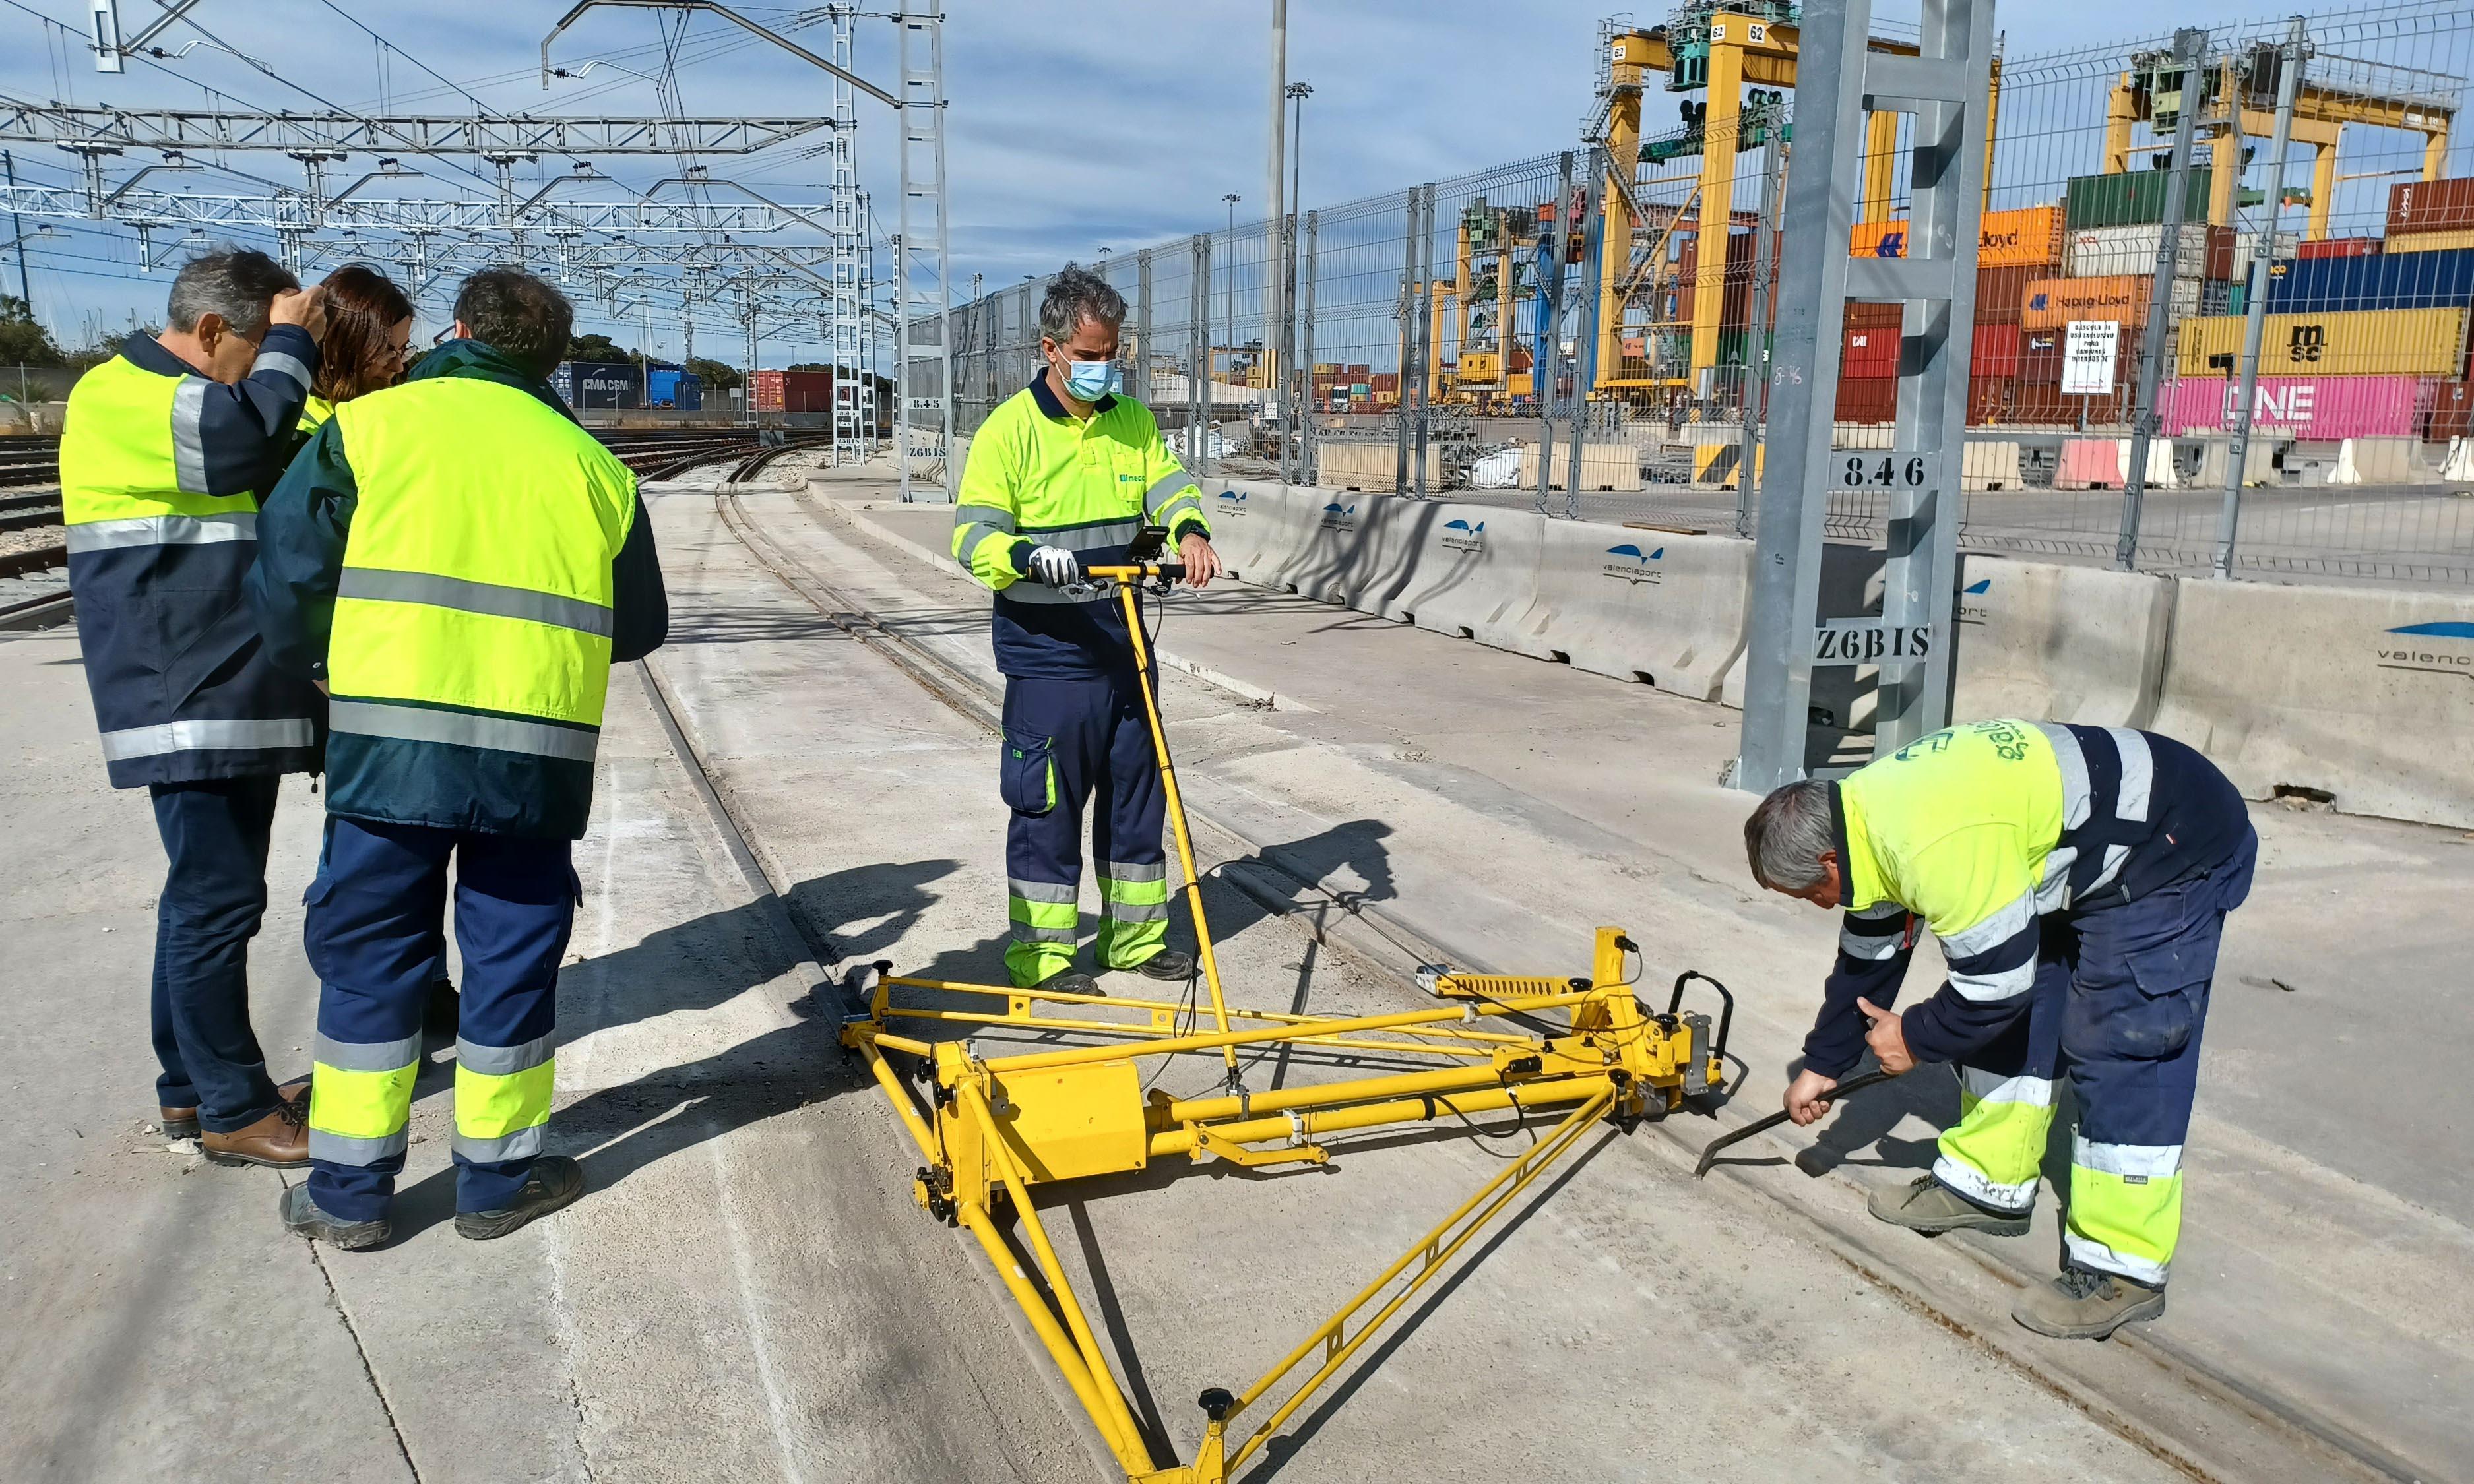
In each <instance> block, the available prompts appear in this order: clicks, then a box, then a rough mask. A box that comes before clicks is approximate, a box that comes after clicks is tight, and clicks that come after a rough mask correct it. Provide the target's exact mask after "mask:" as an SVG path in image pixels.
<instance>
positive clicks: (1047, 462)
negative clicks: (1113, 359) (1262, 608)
mask: <svg viewBox="0 0 2474 1484" xmlns="http://www.w3.org/2000/svg"><path fill="white" fill-rule="evenodd" d="M1147 524H1148V525H1159V526H1166V527H1167V528H1168V529H1169V531H1170V533H1171V540H1172V543H1174V542H1175V541H1176V540H1178V539H1183V537H1184V536H1185V535H1186V534H1187V533H1188V532H1198V533H1200V534H1201V535H1203V536H1206V537H1207V536H1209V535H1210V534H1211V524H1210V522H1209V521H1208V520H1207V519H1205V518H1204V516H1203V514H1202V491H1201V488H1200V487H1198V486H1197V485H1196V484H1195V482H1194V476H1192V475H1191V474H1188V473H1187V472H1186V471H1185V467H1184V466H1183V465H1182V464H1180V463H1178V462H1177V459H1176V455H1175V454H1172V453H1170V452H1169V449H1168V444H1167V443H1165V442H1164V441H1162V439H1161V438H1160V431H1159V424H1158V422H1156V421H1155V420H1153V419H1152V414H1151V410H1150V409H1149V408H1147V407H1145V406H1143V404H1142V403H1140V402H1137V401H1135V400H1134V399H1133V398H1131V397H1128V396H1106V397H1102V398H1101V399H1100V400H1099V401H1098V402H1096V403H1094V404H1093V405H1092V414H1091V416H1090V418H1089V419H1080V418H1077V417H1075V416H1074V415H1073V414H1072V413H1070V412H1068V411H1067V410H1066V408H1065V406H1064V404H1063V403H1061V402H1059V401H1058V400H1057V399H1056V397H1055V395H1054V394H1052V393H1051V392H1050V391H1049V390H1048V384H1047V377H1046V374H1045V372H1043V373H1042V374H1041V375H1039V376H1038V377H1036V378H1034V379H1033V380H1032V382H1031V385H1030V386H1028V387H1026V388H1024V389H1023V390H1022V391H1020V392H1018V393H1016V394H1014V395H1012V396H1010V397H1008V398H1007V399H1006V400H1005V401H1004V402H1002V403H1000V404H999V405H998V406H997V408H996V410H995V411H994V412H992V413H990V414H989V415H988V418H987V420H986V421H985V422H983V423H982V424H981V425H980V430H979V432H978V433H976V434H974V435H973V436H972V439H971V452H970V457H969V459H968V461H967V462H966V463H965V464H964V466H963V469H962V481H961V487H960V491H959V492H958V495H957V497H956V502H955V509H954V541H953V552H954V560H955V561H957V562H960V563H961V564H962V565H963V566H964V567H965V568H967V569H968V570H969V571H970V573H971V575H972V576H974V577H976V578H978V579H979V580H980V581H981V582H982V583H984V584H986V585H987V586H989V587H990V588H991V589H993V590H994V591H995V592H996V595H997V597H996V603H995V605H994V612H993V613H992V615H991V618H990V632H991V636H992V638H993V641H994V643H995V647H996V658H997V668H998V669H999V670H1001V671H1003V672H1004V673H1005V674H1007V675H1018V676H1026V677H1033V678H1047V679H1061V680H1079V679H1088V678H1091V677H1095V676H1100V675H1104V674H1107V673H1109V672H1110V671H1112V670H1128V669H1130V668H1131V667H1132V652H1131V649H1130V647H1129V641H1128V636H1127V634H1126V632H1125V620H1124V616H1123V613H1122V611H1121V610H1119V608H1118V606H1117V600H1116V599H1115V597H1114V596H1110V597H1107V598H1105V599H1104V600H1098V599H1090V598H1085V599H1081V600H1076V599H1073V598H1069V597H1068V596H1066V595H1065V594H1064V593H1061V592H1059V591H1057V590H1056V589H1055V588H1052V587H1046V586H1041V585H1040V584H1038V583H1033V582H1024V581H1022V578H1023V575H1024V573H1025V571H1026V570H1027V567H1026V565H1025V563H1026V562H1027V560H1028V558H1029V556H1030V552H1031V548H1032V547H1033V546H1061V547H1063V548H1065V549H1066V550H1068V551H1071V552H1074V553H1075V554H1076V555H1078V556H1079V557H1080V558H1081V559H1082V560H1083V562H1086V563H1106V562H1111V561H1117V560H1122V559H1123V557H1124V556H1125V552H1126V547H1127V546H1128V543H1130V542H1131V541H1132V540H1133V539H1134V536H1135V534H1136V533H1137V532H1139V531H1140V530H1141V529H1142V527H1143V526H1145V525H1147Z"/></svg>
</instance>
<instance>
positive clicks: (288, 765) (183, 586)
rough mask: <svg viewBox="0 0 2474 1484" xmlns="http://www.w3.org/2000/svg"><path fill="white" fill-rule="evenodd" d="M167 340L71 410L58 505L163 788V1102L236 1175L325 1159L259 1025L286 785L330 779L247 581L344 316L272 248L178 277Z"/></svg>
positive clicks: (114, 712) (133, 340) (82, 616)
mask: <svg viewBox="0 0 2474 1484" xmlns="http://www.w3.org/2000/svg"><path fill="white" fill-rule="evenodd" d="M169 310H170V312H169V314H168V315H167V316H166V318H167V319H168V320H169V321H170V322H171V328H170V329H168V330H166V331H164V332H163V333H162V334H161V335H159V336H150V335H146V334H142V333H136V334H132V335H130V336H129V338H128V339H126V340H124V341H123V342H121V346H120V353H119V354H118V355H115V356H113V357H112V358H111V359H110V360H109V361H106V362H105V363H103V364H102V365H101V366H98V367H96V368H95V369H94V370H92V371H88V372H86V373H85V376H83V377H81V378H80V379H79V381H78V384H77V386H76V388H75V389H74V390H72V391H71V392H70V393H69V406H68V424H67V427H66V428H65V429H64V431H63V432H62V433H61V517H62V519H63V520H64V521H65V523H66V524H67V527H68V548H69V586H70V589H71V590H72V591H74V592H75V593H76V594H77V617H78V640H79V643H80V644H81V645H82V646H83V648H84V651H85V679H86V685H87V687H88V689H89V690H90V691H91V692H92V693H93V696H94V714H95V720H96V722H97V723H98V724H99V725H100V727H101V729H102V731H103V759H104V766H105V767H106V768H107V769H109V773H110V778H111V786H112V787H114V788H144V789H146V790H147V791H148V792H149V793H150V794H151V795H152V796H153V801H154V804H155V825H156V828H157V829H158V832H160V834H161V835H162V837H163V853H164V854H165V856H166V857H168V860H169V867H170V869H169V871H168V873H167V874H166V875H165V877H164V881H163V892H162V895H161V897H159V898H157V901H156V907H155V986H154V1021H155V1056H156V1060H157V1061H158V1062H159V1063H160V1064H161V1067H162V1074H161V1076H160V1077H159V1078H158V1080H157V1082H156V1102H157V1104H158V1107H159V1109H160V1112H161V1115H162V1120H163V1132H164V1133H166V1134H168V1135H170V1136H172V1137H176V1138H177V1137H191V1136H194V1137H198V1139H199V1142H200V1143H201V1144H202V1145H203V1146H204V1148H205V1150H206V1158H208V1159H210V1160H212V1161H215V1162H217V1163H219V1164H264V1165H272V1166H274V1167H276V1168H278V1169H290V1168H294V1167H297V1166H299V1165H301V1164H303V1163H305V1162H307V1161H308V1158H309V1149H308V1136H307V1134H306V1133H305V1132H304V1131H303V1122H302V1120H303V1111H302V1108H301V1106H300V1099H301V1092H302V1084H300V1083H291V1084H287V1085H285V1086H283V1087H280V1088H279V1087H278V1086H277V1085H276V1083H275V1082H274V1080H273V1079H272V1078H271V1077H270V1076H268V1074H267V1070H266V1054H265V1052H264V1051H262V1050H261V1049H260V1048H259V1046H258V1042H257V1034H256V1032H255V1030H254V1029H253V1028H252V1026H251V1024H250V1013H249V941H250V940H251V939H252V938H255V936H257V926H258V922H259V921H260V920H261V919H262V918H263V917H264V916H265V914H266V854H267V846H268V841H269V839H270V838H271V836H272V833H273V831H274V827H275V802H276V793H277V789H278V787H279V785H280V784H281V782H282V781H283V775H285V774H287V773H314V772H316V771H317V767H318V717H319V716H320V714H321V713H322V711H323V709H324V704H323V703H322V702H321V701H320V700H319V699H318V693H317V692H316V691H314V690H312V689H311V688H310V687H309V686H308V684H306V683H305V682H303V681H300V680H297V679H295V678H293V677H291V676H288V675H286V674H284V673H283V672H282V671H280V670H279V669H277V668H276V667H275V666H274V665H272V664H270V663H268V662H267V657H266V654H265V650H264V647H263V645H262V644H261V643H260V642H259V639H258V634H257V626H256V625H255V624H254V623H252V622H251V621H250V614H249V607H248V605H247V604H245V603H243V602H242V601H241V581H242V578H243V577H244V576H245V575H246V574H247V573H248V571H249V565H250V562H251V559H252V558H253V557H254V556H255V554H256V550H257V496H258V495H259V494H262V493H264V492H265V491H267V490H269V489H271V488H272V487H273V486H274V484H275V480H276V476H278V475H279V474H280V473H282V471H283V452H284V449H285V448H286V446H288V444H289V442H290V439H291V437H292V426H293V423H294V422H295V421H297V420H298V419H300V417H301V407H302V403H303V400H304V399H305V398H306V397H307V396H308V395H309V383H310V379H311V378H312V377H313V376H315V375H316V374H317V371H318V334H319V331H320V329H321V328H322V327H323V324H324V319H325V311H324V308H323V307H322V306H321V304H320V303H319V300H318V297H317V295H315V294H312V293H303V292H302V291H301V283H300V280H299V279H297V278H295V277H293V276H292V275H291V274H289V273H287V272H285V271H284V269H283V266H282V265H281V264H279V263H278V262H276V261H275V260H274V259H273V258H271V257H268V256H267V255H266V254H265V253H263V252H255V251H248V250H246V249H239V248H227V249H223V250H220V251H213V252H209V253H206V254H205V255H204V256H201V257H198V258H195V259H192V260H191V261H190V262H189V263H188V265H187V266H185V267H183V268H182V270H181V272H180V275H179V276H178V277H175V278H174V279H173V280H172V298H171V303H170V306H169Z"/></svg>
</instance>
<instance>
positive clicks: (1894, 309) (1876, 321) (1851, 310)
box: [1840, 299, 1906, 332]
mask: <svg viewBox="0 0 2474 1484" xmlns="http://www.w3.org/2000/svg"><path fill="white" fill-rule="evenodd" d="M1905 318H1906V310H1905V308H1904V306H1903V305H1899V304H1882V303H1873V302H1869V301H1867V300H1864V299H1849V300H1847V307H1846V309H1845V311H1844V312H1843V313H1842V315H1841V320H1840V327H1841V328H1842V329H1850V330H1890V331H1893V332H1895V331H1897V330H1898V329H1899V327H1900V326H1901V325H1902V324H1903V323H1904V322H1905Z"/></svg>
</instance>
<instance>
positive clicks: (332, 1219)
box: [275, 1185, 390, 1252]
mask: <svg viewBox="0 0 2474 1484" xmlns="http://www.w3.org/2000/svg"><path fill="white" fill-rule="evenodd" d="M275 1209H276V1211H277V1213H278V1214H279V1215H280V1216H282V1218H283V1230H284V1231H286V1232H289V1233H292V1234H293V1235H295V1236H305V1237H307V1238H308V1239H309V1240H311V1241H313V1242H332V1243H333V1244H334V1245H336V1246H338V1247H341V1248H342V1249H344V1251H346V1252H359V1251H361V1250H362V1249H363V1248H368V1247H376V1246H377V1245H378V1244H379V1243H381V1242H383V1241H385V1240H386V1239H387V1233H388V1232H389V1230H390V1228H389V1227H388V1224H387V1219H386V1218H385V1217H384V1216H380V1217H379V1218H378V1219H377V1220H376V1221H346V1220H345V1219H344V1218H343V1217H341V1216H330V1215H328V1214H327V1212H326V1211H324V1210H322V1209H319V1206H318V1203H317V1202H315V1201H313V1200H311V1199H309V1187H308V1186H307V1185H291V1186H288V1187H286V1188H285V1190H284V1192H283V1195H282V1197H281V1199H279V1200H278V1201H277V1202H276V1203H275Z"/></svg>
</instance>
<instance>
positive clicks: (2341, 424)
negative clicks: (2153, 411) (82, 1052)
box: [2158, 376, 2431, 439]
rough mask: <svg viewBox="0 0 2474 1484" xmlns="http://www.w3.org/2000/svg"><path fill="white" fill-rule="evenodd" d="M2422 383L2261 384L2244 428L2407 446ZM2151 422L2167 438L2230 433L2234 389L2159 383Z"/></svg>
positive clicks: (2422, 400)
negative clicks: (2396, 441)
mask: <svg viewBox="0 0 2474 1484" xmlns="http://www.w3.org/2000/svg"><path fill="white" fill-rule="evenodd" d="M2429 386H2430V383H2428V382H2425V381H2423V380H2422V379H2421V378H2419V377H2415V376H2262V377H2260V378H2259V388H2258V393H2257V395H2255V396H2254V397H2253V398H2252V400H2251V426H2252V427H2254V428H2263V429H2266V428H2273V429H2275V430H2277V431H2279V432H2283V433H2290V434H2292V436H2293V437H2295V438H2314V439H2341V438H2408V437H2411V436H2413V432H2414V428H2415V423H2416V421H2417V417H2418V413H2419V411H2420V409H2422V408H2424V407H2426V406H2428V404H2429V402H2430V400H2431V393H2430V392H2429V390H2428V388H2429ZM2160 401H2161V403H2162V405H2161V406H2160V407H2159V409H2158V412H2159V415H2160V416H2161V417H2162V418H2163V419H2164V424H2165V431H2166V432H2167V433H2168V434H2170V435H2171V436H2174V437H2180V436H2182V435H2183V434H2186V433H2210V432H2217V431H2219V430H2221V429H2225V428H2230V427H2232V426H2233V425H2234V420H2235V414H2236V412H2237V411H2238V410H2239V409H2240V407H2241V404H2242V382H2241V381H2240V380H2238V379H2236V378H2234V377H2229V376H2183V377H2180V378H2179V379H2177V380H2174V381H2171V382H2169V383H2167V385H2166V388H2165V392H2164V395H2163V396H2162V397H2161V398H2160Z"/></svg>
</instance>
